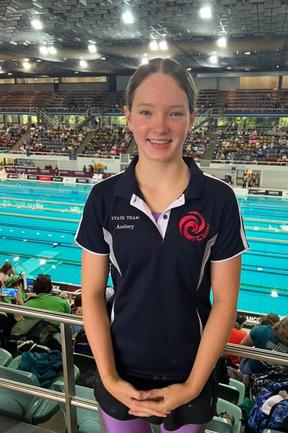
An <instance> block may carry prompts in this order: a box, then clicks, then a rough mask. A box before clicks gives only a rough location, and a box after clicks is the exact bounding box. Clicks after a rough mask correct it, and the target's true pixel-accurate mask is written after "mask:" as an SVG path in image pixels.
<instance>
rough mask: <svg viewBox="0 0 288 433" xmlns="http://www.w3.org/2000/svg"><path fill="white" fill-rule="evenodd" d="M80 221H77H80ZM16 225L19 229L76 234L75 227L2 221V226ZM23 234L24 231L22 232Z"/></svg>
mask: <svg viewBox="0 0 288 433" xmlns="http://www.w3.org/2000/svg"><path fill="white" fill-rule="evenodd" d="M78 222H79V221H77V223H78ZM3 226H5V227H16V228H17V229H26V230H37V231H43V232H52V233H54V232H55V233H58V232H60V233H67V234H71V235H73V236H74V235H75V229H73V230H67V229H66V230H64V229H62V228H56V227H53V228H51V227H35V226H29V225H22V224H13V223H3V222H1V227H3ZM22 234H23V233H22Z"/></svg>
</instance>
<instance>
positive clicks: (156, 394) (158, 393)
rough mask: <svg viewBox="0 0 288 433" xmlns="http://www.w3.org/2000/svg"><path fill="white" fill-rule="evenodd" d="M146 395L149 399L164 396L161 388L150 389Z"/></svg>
mask: <svg viewBox="0 0 288 433" xmlns="http://www.w3.org/2000/svg"><path fill="white" fill-rule="evenodd" d="M147 394H148V397H147V398H151V399H158V398H164V393H163V390H161V389H151V390H150V391H147Z"/></svg>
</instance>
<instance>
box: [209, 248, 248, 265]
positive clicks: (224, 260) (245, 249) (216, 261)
mask: <svg viewBox="0 0 288 433" xmlns="http://www.w3.org/2000/svg"><path fill="white" fill-rule="evenodd" d="M247 250H249V247H247V248H244V250H242V251H240V252H239V253H237V254H235V255H234V256H231V257H227V259H220V260H210V262H211V263H220V262H227V260H231V259H234V257H237V256H240V254H243V253H245V251H247Z"/></svg>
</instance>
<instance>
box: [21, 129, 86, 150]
mask: <svg viewBox="0 0 288 433" xmlns="http://www.w3.org/2000/svg"><path fill="white" fill-rule="evenodd" d="M85 135H86V131H85V130H84V129H78V130H75V129H70V128H62V129H61V128H50V127H47V126H44V125H39V126H35V125H33V126H32V127H31V128H30V131H29V135H28V137H26V140H25V142H24V143H23V146H22V148H21V150H22V151H23V152H27V151H28V152H29V153H61V154H69V153H76V152H77V149H78V147H79V146H80V145H81V143H82V141H83V140H84V138H85Z"/></svg>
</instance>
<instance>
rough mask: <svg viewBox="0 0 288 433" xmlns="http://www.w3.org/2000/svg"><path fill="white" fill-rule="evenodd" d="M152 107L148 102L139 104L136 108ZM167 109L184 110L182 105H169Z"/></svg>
mask: <svg viewBox="0 0 288 433" xmlns="http://www.w3.org/2000/svg"><path fill="white" fill-rule="evenodd" d="M140 106H141V107H154V104H149V103H148V102H140V103H139V104H137V105H136V107H140ZM168 108H184V105H182V104H175V105H170V106H169V107H168Z"/></svg>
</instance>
